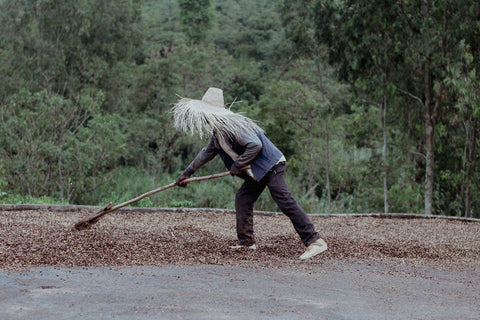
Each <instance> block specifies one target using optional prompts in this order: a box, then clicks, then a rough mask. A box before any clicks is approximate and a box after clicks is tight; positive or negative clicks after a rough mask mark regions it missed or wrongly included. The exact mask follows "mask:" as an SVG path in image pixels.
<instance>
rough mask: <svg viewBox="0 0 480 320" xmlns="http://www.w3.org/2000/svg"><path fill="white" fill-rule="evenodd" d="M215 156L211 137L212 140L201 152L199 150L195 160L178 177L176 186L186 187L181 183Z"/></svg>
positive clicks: (215, 152)
mask: <svg viewBox="0 0 480 320" xmlns="http://www.w3.org/2000/svg"><path fill="white" fill-rule="evenodd" d="M216 154H217V151H216V149H215V144H214V141H213V137H212V139H210V142H209V143H208V144H207V145H206V146H205V147H204V148H203V149H202V150H200V152H199V153H198V154H197V156H196V157H195V159H194V160H193V161H192V162H191V163H190V164H189V165H188V167H187V168H186V169H185V171H184V172H183V173H182V174H181V175H180V177H178V179H177V184H178V185H179V186H182V187H184V186H186V185H187V184H186V183H182V181H183V180H185V179H188V178H190V176H191V175H192V174H194V173H195V171H197V170H198V169H199V168H200V167H202V166H203V165H204V164H205V163H207V162H209V161H210V160H212V159H213V158H214V157H215V156H216Z"/></svg>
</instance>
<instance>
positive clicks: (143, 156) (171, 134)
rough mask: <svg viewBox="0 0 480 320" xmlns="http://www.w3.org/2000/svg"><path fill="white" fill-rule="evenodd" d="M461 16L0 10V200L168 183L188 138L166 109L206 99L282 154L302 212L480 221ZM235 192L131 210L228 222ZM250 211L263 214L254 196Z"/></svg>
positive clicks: (160, 3)
mask: <svg viewBox="0 0 480 320" xmlns="http://www.w3.org/2000/svg"><path fill="white" fill-rule="evenodd" d="M479 17H480V4H479V3H478V2H476V1H467V0H460V1H454V0H446V1H440V2H439V1H430V0H427V1H422V2H418V1H417V2H416V1H393V0H389V1H377V0H374V1H369V2H368V3H366V2H365V1H354V0H334V1H332V0H315V1H297V0H293V1H286V0H281V1H273V0H242V1H236V0H196V1H194V0H178V1H176V0H145V1H141V0H122V1H118V0H116V1H114V0H104V1H94V0H76V1H71V0H65V1H60V2H58V1H53V0H34V1H32V0H0V26H1V28H0V61H1V63H0V78H1V79H2V83H1V86H0V202H2V203H31V202H40V203H42V202H46V203H53V202H55V203H72V204H88V205H102V204H105V203H108V202H110V201H112V202H114V203H115V202H120V201H125V200H128V199H130V198H133V197H135V196H137V195H139V194H142V193H144V192H146V191H148V190H151V189H154V188H156V187H158V186H160V185H165V184H168V183H171V182H172V181H175V179H176V178H177V176H178V175H179V174H180V173H181V172H182V171H183V169H185V167H186V166H187V165H188V164H189V163H190V161H191V160H193V158H194V156H195V155H196V153H197V152H198V151H199V150H200V149H201V148H202V147H203V145H204V144H205V143H206V141H202V140H200V139H199V138H197V137H194V136H185V135H183V134H181V133H179V132H177V131H176V130H175V129H174V128H173V123H172V117H171V114H170V108H171V106H172V103H174V102H176V101H177V99H178V96H182V97H189V98H196V99H200V98H201V97H202V95H203V93H204V92H205V91H206V90H207V89H208V87H212V86H214V87H220V88H222V89H223V90H224V94H225V100H226V102H227V103H231V102H233V101H235V103H234V104H233V106H232V110H233V111H235V112H243V113H245V114H246V115H248V116H250V117H252V118H254V119H256V120H258V121H259V124H260V125H261V126H262V127H263V128H264V129H265V130H266V132H267V135H268V136H269V138H270V139H271V140H272V141H274V142H275V144H276V145H277V146H278V147H279V148H280V149H281V150H282V151H283V152H284V153H285V155H286V157H287V161H288V172H287V178H288V183H289V184H290V186H291V189H292V193H293V194H294V196H295V197H296V199H297V200H298V201H299V202H300V203H301V205H302V206H303V207H304V208H305V209H306V211H308V212H342V213H350V212H416V213H426V214H441V215H453V216H467V217H480V213H479V208H480V191H479V190H478V187H477V186H478V185H479V174H480V167H479V161H478V160H479V159H478V150H477V147H478V143H479V135H478V130H479V109H478V108H479V102H480V101H479V100H480V99H479V97H480V90H479V76H478V75H477V73H476V69H477V67H478V66H479V60H478V59H479V58H478V57H480V35H479V30H480V22H479V21H480V19H479ZM224 170H225V168H223V166H222V164H221V161H220V160H219V159H215V160H214V161H212V162H211V163H209V164H208V165H207V166H205V167H204V168H202V169H201V170H200V171H199V172H197V173H196V175H203V174H211V173H215V172H221V171H224ZM240 183H241V181H240V179H238V178H237V179H234V178H230V177H228V178H222V179H218V180H215V181H209V182H202V183H201V187H200V188H198V187H196V186H193V185H191V186H189V187H187V188H176V189H175V190H174V191H170V192H167V193H159V194H158V195H155V196H152V197H150V198H147V199H144V200H142V201H141V202H140V203H138V204H137V205H141V206H159V207H166V206H168V207H219V208H233V206H234V205H233V200H234V194H235V190H236V189H237V188H238V186H239V185H240ZM257 209H260V210H277V208H276V207H275V205H274V203H273V202H272V201H271V200H270V199H269V195H268V193H267V192H266V193H265V194H264V195H262V197H261V199H259V201H258V205H257Z"/></svg>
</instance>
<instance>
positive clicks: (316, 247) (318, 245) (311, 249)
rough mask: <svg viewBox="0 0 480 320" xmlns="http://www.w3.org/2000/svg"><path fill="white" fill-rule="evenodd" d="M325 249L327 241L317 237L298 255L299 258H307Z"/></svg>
mask: <svg viewBox="0 0 480 320" xmlns="http://www.w3.org/2000/svg"><path fill="white" fill-rule="evenodd" d="M325 250H327V243H326V242H325V241H323V239H318V240H317V241H315V242H314V243H312V244H310V245H309V246H308V247H307V250H305V252H304V253H303V254H302V255H301V256H300V260H305V259H309V258H311V257H313V256H316V255H317V254H319V253H322V252H323V251H325Z"/></svg>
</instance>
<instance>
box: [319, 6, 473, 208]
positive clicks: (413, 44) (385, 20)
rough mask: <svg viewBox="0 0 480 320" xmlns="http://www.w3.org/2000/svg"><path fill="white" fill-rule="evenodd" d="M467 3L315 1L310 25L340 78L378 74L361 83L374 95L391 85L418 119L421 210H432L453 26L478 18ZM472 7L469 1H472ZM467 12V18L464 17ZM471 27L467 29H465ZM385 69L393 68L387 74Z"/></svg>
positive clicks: (455, 35)
mask: <svg viewBox="0 0 480 320" xmlns="http://www.w3.org/2000/svg"><path fill="white" fill-rule="evenodd" d="M467 2H468V1H466V0H465V1H451V0H445V1H430V0H422V1H394V0H391V1H369V2H364V1H358V0H346V1H322V0H319V1H317V7H316V12H317V18H316V29H317V32H318V36H319V38H320V39H321V40H322V41H324V42H326V43H327V44H328V46H329V55H330V58H331V61H332V62H335V63H337V64H338V65H339V66H340V72H341V76H342V77H343V78H344V79H349V80H350V81H351V82H352V83H354V82H356V81H357V80H358V79H372V78H374V77H377V78H383V79H382V82H383V84H384V85H382V86H380V87H377V89H376V85H375V84H374V83H372V82H370V83H369V84H368V83H367V86H368V87H369V89H370V90H371V91H372V92H376V94H377V95H380V96H381V95H382V93H381V90H384V89H385V88H387V87H392V88H395V90H396V92H397V94H398V93H401V94H402V95H404V98H405V99H410V100H412V101H413V102H414V104H413V106H415V105H416V108H417V109H419V111H420V112H421V113H422V117H423V132H424V133H423V139H422V144H421V145H422V148H423V150H419V151H421V152H419V153H421V154H423V158H424V160H425V162H424V169H425V181H424V192H425V193H424V209H425V213H426V214H431V213H432V212H433V209H432V207H433V203H432V202H433V195H434V172H435V162H434V154H435V128H436V125H437V124H438V121H439V119H440V118H441V116H443V115H444V114H445V113H446V111H445V105H446V102H447V98H448V97H447V96H446V95H447V88H446V84H445V80H446V77H447V75H446V74H447V73H446V71H447V66H449V65H451V64H452V63H454V62H455V61H456V59H458V55H455V53H456V50H455V47H456V46H457V44H458V42H457V41H458V40H459V34H458V30H457V28H458V26H460V25H464V24H463V21H465V20H467V21H468V20H470V19H472V20H478V19H477V18H478V17H476V16H475V11H474V10H473V11H469V12H464V11H463V10H461V8H462V7H463V6H464V5H465V4H466V3H467ZM472 5H473V4H472ZM465 15H467V16H465ZM471 31H472V30H471V29H469V30H468V32H471ZM389 70H393V71H392V72H390V71H389Z"/></svg>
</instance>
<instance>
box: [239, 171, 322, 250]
mask: <svg viewBox="0 0 480 320" xmlns="http://www.w3.org/2000/svg"><path fill="white" fill-rule="evenodd" d="M284 173H285V163H284V162H282V163H279V164H277V165H276V166H275V167H273V169H272V170H271V171H270V172H268V173H267V175H266V176H265V177H264V178H263V179H262V180H260V181H258V182H257V181H254V180H252V179H246V180H245V182H244V183H243V184H242V186H241V187H240V189H239V190H238V191H237V194H236V197H235V210H236V217H237V236H238V244H240V245H247V246H249V245H251V244H253V243H255V236H254V233H253V205H254V203H255V201H257V199H258V197H259V196H260V194H261V193H262V192H263V190H265V187H268V190H270V194H271V195H272V199H273V200H274V201H275V202H276V203H277V205H278V207H279V208H280V210H282V212H283V213H284V214H285V215H286V216H287V217H289V218H290V221H291V222H292V224H293V227H294V228H295V231H297V233H298V235H299V236H300V239H301V240H302V242H303V244H305V246H308V245H309V244H311V243H313V242H315V241H316V240H317V239H319V238H320V236H319V235H318V233H317V232H316V231H315V227H314V226H313V224H312V222H311V221H310V218H309V217H308V216H307V214H306V213H305V211H303V209H302V208H301V207H300V206H299V205H298V204H297V202H296V201H295V199H294V198H293V197H292V194H291V193H290V190H289V189H288V186H287V184H286V182H285V179H284V177H283V175H284Z"/></svg>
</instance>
